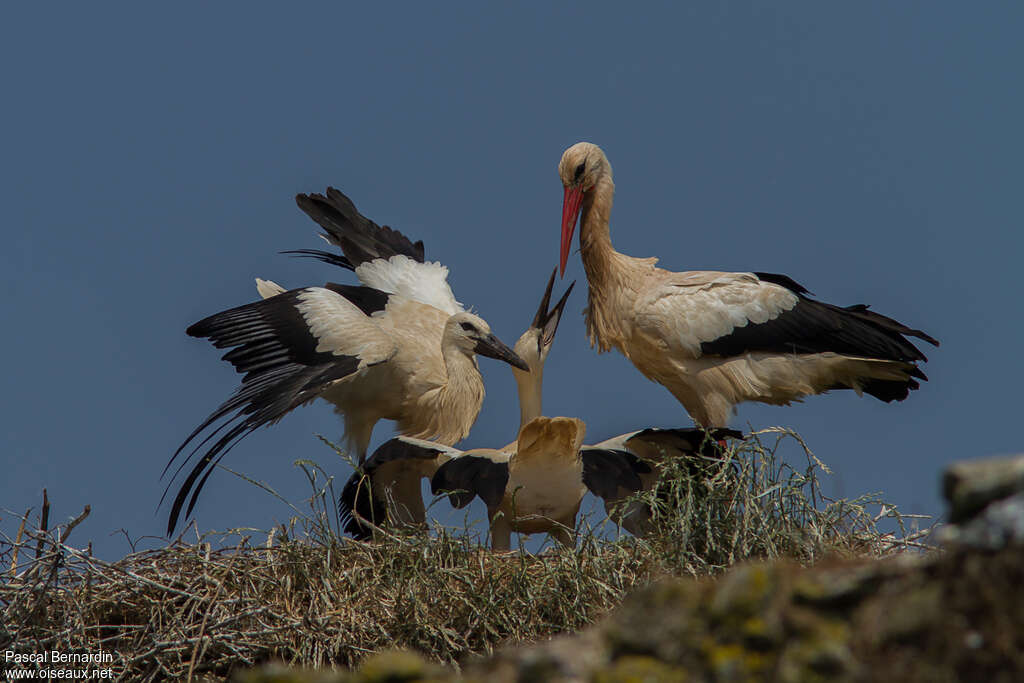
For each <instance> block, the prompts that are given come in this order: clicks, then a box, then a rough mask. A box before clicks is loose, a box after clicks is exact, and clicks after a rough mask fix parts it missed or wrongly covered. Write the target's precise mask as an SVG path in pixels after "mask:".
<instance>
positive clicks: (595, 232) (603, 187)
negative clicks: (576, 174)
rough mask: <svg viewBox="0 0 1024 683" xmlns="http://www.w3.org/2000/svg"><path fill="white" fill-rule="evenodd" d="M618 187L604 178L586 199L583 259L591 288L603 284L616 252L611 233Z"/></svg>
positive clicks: (581, 242)
mask: <svg viewBox="0 0 1024 683" xmlns="http://www.w3.org/2000/svg"><path fill="white" fill-rule="evenodd" d="M614 196H615V183H614V182H612V179H611V178H609V177H608V176H601V177H600V178H599V179H598V181H597V183H596V184H595V185H594V187H593V188H591V190H590V191H589V192H587V193H586V194H585V195H584V197H583V208H582V210H581V213H580V256H581V258H582V259H583V269H584V270H585V271H586V273H587V280H588V282H590V285H591V286H594V284H595V283H596V284H600V283H602V282H603V281H604V280H605V278H606V277H607V275H608V273H609V270H610V269H611V267H612V260H613V257H614V255H615V254H616V251H615V249H614V247H612V238H611V234H610V233H609V229H608V222H609V218H610V217H611V213H612V200H613V198H614Z"/></svg>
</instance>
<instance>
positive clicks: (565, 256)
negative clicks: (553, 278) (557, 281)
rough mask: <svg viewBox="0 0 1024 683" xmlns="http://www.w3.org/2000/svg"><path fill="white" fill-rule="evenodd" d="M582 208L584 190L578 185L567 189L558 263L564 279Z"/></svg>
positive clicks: (563, 201)
mask: <svg viewBox="0 0 1024 683" xmlns="http://www.w3.org/2000/svg"><path fill="white" fill-rule="evenodd" d="M582 206H583V188H582V187H580V186H578V185H577V186H575V187H567V188H565V197H564V198H563V199H562V247H561V250H560V253H559V261H558V267H559V270H560V271H561V276H562V277H565V262H566V261H568V260H569V246H570V245H571V244H572V234H573V233H574V232H575V231H576V220H577V219H578V218H579V217H580V208H581V207H582Z"/></svg>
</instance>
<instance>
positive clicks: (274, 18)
mask: <svg viewBox="0 0 1024 683" xmlns="http://www.w3.org/2000/svg"><path fill="white" fill-rule="evenodd" d="M1022 19H1024V10H1022V9H1021V6H1020V5H1015V4H1010V3H1001V4H998V5H997V4H995V3H992V4H990V3H984V4H979V3H973V4H964V3H943V2H939V3H934V2H929V3H924V2H920V3H853V4H844V5H841V6H837V5H836V4H835V3H825V4H822V3H814V2H798V3H782V4H779V3H769V4H764V3H749V4H748V3H701V4H700V6H690V4H689V3H686V4H683V5H682V6H680V4H678V3H666V4H664V5H655V4H643V5H638V6H635V7H630V8H629V9H626V8H625V6H624V5H623V4H622V3H603V2H587V3H572V4H568V3H553V4H552V6H547V5H545V6H543V7H533V8H530V9H526V8H523V7H521V6H501V7H497V6H493V5H492V4H490V3H485V4H481V3H460V4H443V5H440V4H437V3H429V4H413V3H404V4H395V5H390V6H385V5H380V4H374V5H372V6H371V5H370V4H366V3H363V4H355V3H346V4H341V3H329V4H328V3H325V4H319V5H302V4H294V5H289V6H288V7H287V8H286V9H285V8H282V7H274V8H261V7H257V6H256V5H254V4H252V3H246V4H234V5H228V4H213V5H211V4H202V5H200V4H188V3H186V4H180V3H177V4H174V5H162V6H160V7H157V8H154V7H153V6H142V5H137V4H133V3H123V4H122V5H121V6H120V7H119V8H118V9H116V10H115V9H113V8H112V5H109V4H101V5H93V4H90V5H73V4H65V5H63V6H61V7H59V8H58V7H53V6H48V7H46V8H43V7H41V6H36V5H25V4H22V5H18V6H8V7H6V8H5V9H4V12H3V20H2V21H0V56H2V61H0V63H2V64H3V66H2V67H0V69H2V70H3V84H4V85H3V89H4V97H3V105H2V107H0V112H2V113H0V121H2V126H3V128H2V129H3V145H2V158H3V161H2V164H0V174H2V182H0V195H2V197H0V199H2V202H0V211H2V216H3V226H4V242H5V245H4V248H3V249H2V250H0V259H2V269H0V273H2V277H3V287H4V290H5V291H6V292H7V293H8V298H7V302H8V303H7V310H6V313H5V316H4V319H5V321H6V323H5V325H4V333H3V334H2V335H0V348H2V357H3V358H4V359H5V372H4V374H5V380H4V386H5V387H6V391H4V392H3V393H2V398H0V400H2V401H3V407H2V413H0V414H2V415H3V429H2V430H0V439H2V441H0V453H2V456H0V457H2V458H3V477H2V479H0V508H2V509H4V510H5V511H15V512H23V511H24V510H25V509H26V508H28V507H30V506H37V505H38V501H39V498H40V491H41V489H42V488H43V487H47V488H48V489H49V492H50V498H51V501H52V502H53V510H52V513H51V519H53V520H55V521H63V520H66V519H67V518H69V517H70V516H72V515H74V514H77V513H78V512H79V511H80V510H81V508H82V506H83V505H84V504H87V503H88V504H91V505H92V509H93V512H92V517H91V519H90V520H89V521H88V522H87V523H86V524H85V525H84V526H83V527H81V528H80V529H79V530H77V531H76V532H75V535H74V536H73V537H72V540H77V541H78V542H79V543H83V544H84V543H85V542H86V541H87V540H90V539H91V540H93V541H94V542H95V544H96V548H97V550H98V552H100V553H101V554H103V555H106V556H117V555H120V554H121V553H123V552H124V550H126V547H127V546H126V545H125V543H124V541H123V540H122V539H121V538H120V537H118V536H116V535H112V533H113V532H114V531H115V530H116V529H118V528H122V527H123V528H125V529H126V530H127V531H128V532H129V534H130V535H131V536H132V537H139V536H144V535H160V534H161V533H162V530H163V528H164V525H165V523H166V508H162V509H161V510H160V511H159V514H156V513H155V506H156V502H157V499H158V498H159V496H160V494H161V492H162V490H163V485H164V482H162V481H161V480H160V471H161V469H162V468H163V467H164V464H165V463H166V462H167V459H168V458H169V456H170V455H171V453H172V452H173V451H174V449H175V448H176V447H177V446H178V444H179V443H180V442H181V440H182V439H183V438H184V437H185V436H186V435H187V434H188V433H189V431H191V429H192V428H193V427H195V426H196V425H197V424H198V423H199V422H200V421H201V420H202V419H203V418H204V417H205V416H206V415H207V414H208V413H209V412H210V411H211V410H212V409H213V408H214V407H215V406H216V405H217V404H219V403H220V402H221V401H222V400H223V399H224V398H226V397H227V395H228V394H229V393H230V392H231V391H232V390H233V389H234V388H235V386H236V385H237V376H236V375H235V374H234V372H233V371H232V370H231V368H230V367H229V366H228V365H227V364H226V363H223V362H221V361H220V360H219V356H220V352H218V351H216V350H215V349H213V348H212V347H211V346H209V345H208V344H207V343H206V342H205V341H201V340H195V339H191V338H189V337H187V336H186V335H185V333H184V330H185V327H186V326H187V325H188V324H190V323H192V322H194V321H196V320H198V319H199V318H201V317H203V316H206V315H208V314H211V313H214V312H217V311H220V310H223V309H225V308H228V307H232V306H236V305H239V304H242V303H246V302H248V301H250V300H253V299H254V298H255V290H254V287H253V278H254V277H256V276H261V277H269V278H273V279H276V280H277V281H279V282H281V283H282V284H285V285H286V286H291V287H297V286H302V285H307V284H319V283H321V282H323V281H324V280H326V279H343V281H349V280H347V279H344V278H346V276H345V274H342V273H338V272H335V271H333V270H332V269H331V268H329V267H328V266H325V265H320V264H314V263H312V262H308V261H299V260H293V259H289V258H287V257H284V256H280V255H278V253H277V252H278V251H280V250H282V249H295V248H305V247H317V246H319V245H320V242H319V240H318V239H317V238H316V237H315V232H316V230H315V226H314V225H313V223H312V222H311V221H309V220H308V219H307V218H306V217H305V216H304V215H303V214H302V213H301V212H300V211H299V210H298V209H297V208H296V207H295V205H294V202H293V196H294V195H295V193H296V192H307V191H319V190H322V189H323V188H325V187H326V186H327V185H329V184H331V185H335V186H337V187H339V188H341V189H342V190H343V191H344V192H346V193H347V194H349V195H350V196H351V197H352V198H353V199H354V200H355V202H356V204H357V206H358V207H359V208H360V209H361V210H362V211H363V212H364V213H366V214H367V215H368V216H370V217H372V218H374V219H375V220H377V221H378V222H380V223H387V224H390V225H392V226H394V227H397V228H398V229H400V230H402V231H403V232H405V233H406V234H407V235H409V236H411V237H413V238H414V239H423V240H424V241H425V242H426V245H427V255H428V257H429V258H435V259H439V260H441V261H443V262H444V263H446V264H448V265H449V266H450V267H451V268H452V274H451V278H450V281H451V283H452V286H453V288H454V290H455V293H456V295H457V296H458V297H459V298H460V300H462V301H463V302H465V303H467V304H471V305H473V306H474V307H475V308H476V309H477V310H478V311H479V312H480V313H481V314H482V315H483V316H484V317H486V318H487V319H488V321H489V322H490V323H491V325H492V326H493V328H494V329H495V331H496V332H497V333H498V334H499V336H501V337H502V338H503V339H504V340H505V341H507V342H509V343H512V342H513V341H514V340H515V338H516V337H517V336H518V335H519V334H520V333H521V332H522V330H523V329H524V328H525V326H526V325H527V324H528V322H529V321H530V319H531V317H532V315H533V312H534V310H535V307H536V304H537V301H538V297H539V294H540V292H541V290H542V288H543V285H544V280H545V278H546V276H547V274H548V273H550V271H551V268H552V267H553V266H554V265H555V262H556V259H557V252H558V239H559V220H560V214H561V199H562V190H561V185H560V183H559V180H558V177H557V174H556V171H555V166H556V164H557V162H558V159H559V157H560V155H561V153H562V151H563V150H564V149H565V148H566V147H567V146H569V145H570V144H572V143H574V142H577V141H579V140H590V141H592V142H596V143H598V144H600V145H601V146H602V147H603V148H604V150H605V151H606V152H607V154H608V156H609V158H610V160H611V162H612V165H613V167H614V170H615V179H616V185H617V196H616V203H615V209H614V212H613V216H612V237H613V240H614V242H615V245H616V247H617V248H618V249H619V250H621V251H623V252H626V253H629V254H633V255H637V256H647V255H657V256H659V257H660V258H661V265H662V266H664V267H667V268H671V269H674V270H687V269H725V270H763V271H775V272H781V273H786V274H788V275H790V276H791V277H793V278H795V279H796V280H797V281H798V282H801V283H803V284H804V285H806V286H807V287H808V288H810V289H811V290H812V291H813V292H814V293H815V294H816V295H817V296H818V297H819V298H821V299H823V300H826V301H830V302H833V303H837V304H852V303H859V302H864V303H869V304H872V306H873V307H874V308H875V309H876V310H878V311H880V312H882V313H885V314H888V315H890V316H893V317H895V318H897V319H899V320H901V321H904V322H906V323H907V324H910V325H912V326H918V327H921V328H922V329H925V330H926V331H928V332H930V333H931V334H933V335H934V336H936V337H938V338H939V339H940V340H941V341H942V347H941V348H940V349H927V350H926V352H927V353H928V354H929V357H930V359H931V361H930V362H929V363H928V365H927V367H926V372H927V374H928V375H929V377H930V378H931V381H930V382H929V383H927V384H926V385H925V386H924V388H923V389H922V390H921V391H919V392H916V393H915V394H913V395H912V396H911V398H910V399H909V400H907V401H906V402H904V403H900V404H893V405H886V404H883V403H880V402H877V401H875V400H873V399H868V398H865V399H858V398H857V397H856V396H855V395H854V394H853V393H851V392H841V393H837V394H834V395H830V396H825V397H817V398H812V399H809V400H808V401H807V402H806V403H805V404H803V405H799V406H795V407H791V408H771V407H764V406H757V405H753V404H746V405H744V406H741V408H740V410H739V414H738V416H737V417H736V419H735V420H734V421H733V426H736V427H740V428H743V429H746V428H747V427H748V425H752V426H754V427H765V426H770V425H784V426H787V427H792V428H794V429H796V430H798V431H799V432H800V433H801V434H803V436H804V437H805V438H806V439H807V441H808V442H809V443H810V445H811V446H812V448H814V450H815V452H816V453H817V454H818V455H819V456H820V457H821V458H822V459H823V460H824V461H826V462H827V463H829V464H830V465H831V466H832V467H833V469H834V470H835V472H836V475H835V477H833V478H832V480H831V481H830V482H829V484H828V485H827V487H826V490H829V491H832V492H834V493H838V494H841V495H846V496H853V495H857V494H860V493H863V492H867V491H879V490H881V491H884V492H885V495H886V496H887V497H888V498H889V499H890V500H892V501H893V502H896V503H898V504H899V505H900V506H901V507H902V509H904V510H905V511H910V512H914V511H919V512H932V513H938V512H940V511H941V504H940V500H939V497H938V493H937V491H938V482H939V475H940V472H941V470H942V468H943V466H944V465H945V464H947V463H948V462H950V461H951V460H954V459H957V458H964V457H973V456H981V455H990V454H998V453H1009V452H1015V451H1019V450H1020V449H1021V440H1020V435H1019V430H1018V429H1017V427H1016V424H1017V422H1016V421H1017V420H1018V419H1020V414H1021V411H1020V407H1019V401H1020V398H1019V395H1020V389H1019V387H1020V384H1021V382H1022V380H1024V376H1022V375H1024V367H1022V365H1024V364H1022V362H1021V359H1020V355H1019V351H1018V349H1019V347H1020V345H1021V338H1022V333H1024V316H1022V315H1021V312H1022V305H1021V294H1022V292H1024V287H1022V285H1021V282H1020V275H1019V262H1020V259H1021V256H1022V254H1024V241H1022V238H1021V227H1022V220H1021V219H1022V213H1024V212H1022V210H1021V191H1022V180H1024V178H1022V175H1024V174H1022V172H1021V159H1022V158H1024V149H1022V135H1021V122H1022V121H1024V91H1022V89H1021V80H1020V73H1021V71H1020V70H1021V65H1022V64H1024V43H1022V41H1021V39H1020V36H1021V32H1022V30H1024V22H1022ZM568 277H570V278H578V279H580V280H582V279H583V272H582V267H581V265H580V263H579V258H578V256H576V255H575V254H574V255H573V256H572V258H571V259H570V270H569V274H568ZM520 283H521V284H522V288H520ZM563 284H564V283H563ZM580 285H581V288H580V289H578V290H577V292H576V293H575V294H574V295H573V297H572V299H571V300H570V303H569V309H568V315H567V317H566V319H565V320H564V322H563V324H562V328H561V329H560V330H559V337H558V340H557V341H556V344H555V347H554V350H553V352H552V355H551V357H550V359H549V361H548V363H549V365H548V370H547V372H546V375H545V380H546V386H545V389H546V394H545V412H546V413H548V414H550V415H575V416H579V417H582V418H584V419H585V420H586V421H587V423H588V425H589V427H588V429H589V432H588V437H589V438H588V440H590V441H596V440H599V439H601V438H605V437H607V436H610V435H613V434H617V433H619V432H622V431H625V430H627V429H631V428H638V427H643V426H648V425H657V426H675V425H688V424H690V420H689V419H688V417H687V416H686V414H685V413H684V412H683V410H682V409H681V407H680V406H679V405H678V404H677V403H676V402H675V401H674V400H673V399H672V398H671V396H670V395H669V394H668V393H667V392H666V391H665V390H664V389H662V388H661V387H659V386H657V385H655V384H652V383H650V382H648V381H647V380H646V379H644V378H643V377H642V376H641V375H640V374H639V373H638V372H636V371H635V370H634V369H633V368H632V366H631V365H629V363H628V362H627V361H626V360H625V359H623V358H622V357H621V356H619V355H618V354H614V353H613V354H606V355H602V356H598V355H597V354H596V353H595V352H593V351H591V350H590V349H589V347H588V345H587V343H586V341H585V338H584V332H583V320H582V317H581V315H580V312H581V310H582V307H583V305H584V301H585V296H584V293H585V288H584V287H582V285H583V283H582V281H581V282H580ZM560 286H561V285H560ZM481 366H482V369H483V372H484V376H485V380H486V382H487V389H488V398H487V400H486V402H485V405H484V409H483V412H482V413H481V415H480V419H479V421H478V422H477V425H476V428H475V430H474V432H473V434H472V435H471V436H470V438H469V439H468V440H467V441H466V442H464V443H465V444H466V445H469V446H484V445H496V444H503V443H505V442H507V441H509V440H510V439H511V438H512V436H513V434H514V432H515V427H516V424H517V421H518V411H517V409H516V402H515V390H514V384H513V381H512V377H511V373H510V372H509V370H508V369H507V368H506V367H505V366H503V365H500V364H498V363H495V362H493V361H489V360H484V361H483V362H481ZM340 432H341V424H340V422H339V421H338V420H337V419H336V418H335V417H334V416H333V415H332V414H331V412H330V411H329V410H328V409H327V408H326V407H324V406H313V407H308V408H304V409H301V410H299V411H297V412H295V413H293V414H292V415H290V416H289V417H287V418H286V419H285V420H284V421H283V422H282V423H281V424H279V425H277V426H275V427H272V428H269V429H263V430H260V431H258V432H256V433H254V434H252V435H251V436H249V437H248V438H247V439H246V440H244V441H243V442H242V443H241V444H240V445H239V446H238V447H236V448H235V450H234V451H233V452H232V453H231V454H230V455H229V456H228V458H227V459H226V460H225V464H227V465H228V466H230V467H232V468H235V469H240V470H242V471H244V472H246V473H248V474H249V475H251V476H253V477H255V478H258V479H262V480H265V481H268V482H270V483H272V484H273V485H274V486H275V487H277V488H278V489H279V490H280V491H282V492H283V493H284V494H285V495H287V496H289V497H290V498H292V499H295V500H300V499H301V498H302V497H303V496H304V495H305V494H306V493H307V486H306V484H305V483H304V480H303V478H302V476H301V474H300V473H299V472H298V471H297V470H296V469H295V468H294V467H293V465H292V461H293V460H294V459H296V458H314V459H317V460H319V461H320V462H321V463H322V464H324V465H325V466H326V467H327V468H328V469H330V470H331V471H333V472H334V473H335V474H336V475H337V476H338V477H339V478H344V477H347V475H348V470H347V468H346V467H343V466H342V464H341V463H340V462H339V461H337V460H336V459H334V456H333V454H332V453H331V452H330V451H329V450H327V449H326V448H325V447H324V446H322V445H321V444H320V443H319V442H318V441H317V440H316V439H315V438H314V436H313V435H314V434H315V433H322V434H324V435H325V436H327V437H329V438H338V437H339V436H340ZM390 434H391V428H390V426H389V424H387V423H381V424H380V425H378V427H377V432H376V439H375V443H379V442H380V441H382V440H383V439H384V438H386V437H387V436H389V435H390ZM0 514H2V516H3V519H2V520H0V527H2V528H4V529H7V530H10V529H13V528H15V527H16V523H15V521H14V519H13V517H12V515H11V514H10V513H8V512H3V513H0ZM288 514H289V513H288V510H287V508H285V507H284V506H282V505H281V504H279V503H278V502H276V501H275V500H273V499H272V498H270V497H269V496H267V495H266V494H264V493H262V492H261V491H259V490H256V489H254V488H253V487H252V486H250V485H248V484H245V483H243V482H241V481H239V480H237V479H236V478H234V477H233V476H231V475H230V474H228V473H225V472H220V473H217V474H215V475H214V476H213V477H212V478H211V479H210V481H209V483H208V485H207V488H206V490H205V495H204V498H203V499H202V500H201V502H200V504H199V506H198V508H197V516H196V519H197V521H198V524H199V526H200V528H202V529H210V528H220V529H223V528H227V527H232V526H253V527H262V528H267V527H269V526H271V525H272V524H274V523H275V522H276V521H279V520H283V519H285V518H286V517H287V516H288Z"/></svg>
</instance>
